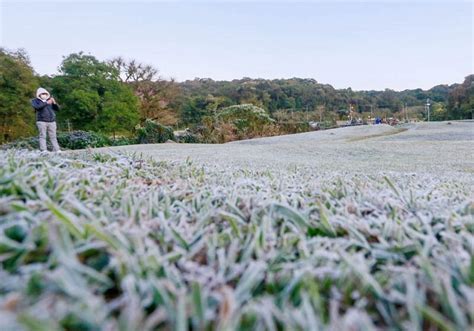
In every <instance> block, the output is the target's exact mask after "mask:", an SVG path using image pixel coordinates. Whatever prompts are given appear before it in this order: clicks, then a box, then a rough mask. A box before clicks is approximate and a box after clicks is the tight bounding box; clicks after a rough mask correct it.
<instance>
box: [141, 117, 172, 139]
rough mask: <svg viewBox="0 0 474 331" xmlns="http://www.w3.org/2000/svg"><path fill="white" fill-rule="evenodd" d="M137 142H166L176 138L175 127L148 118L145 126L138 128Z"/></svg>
mask: <svg viewBox="0 0 474 331" xmlns="http://www.w3.org/2000/svg"><path fill="white" fill-rule="evenodd" d="M136 129H137V142H138V143H139V144H156V143H164V142H166V141H168V140H175V137H174V133H173V129H172V128H171V127H169V126H165V125H162V124H160V123H158V122H155V121H152V120H149V119H147V120H146V121H145V123H144V124H143V126H138V127H137V128H136Z"/></svg>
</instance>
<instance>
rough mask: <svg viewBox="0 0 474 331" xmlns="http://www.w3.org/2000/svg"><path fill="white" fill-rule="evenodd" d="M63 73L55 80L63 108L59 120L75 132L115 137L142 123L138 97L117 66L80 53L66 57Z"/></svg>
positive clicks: (52, 81) (54, 85)
mask: <svg viewBox="0 0 474 331" xmlns="http://www.w3.org/2000/svg"><path fill="white" fill-rule="evenodd" d="M59 71H60V75H58V76H55V77H54V78H53V79H52V80H51V86H52V90H53V91H52V92H53V93H54V94H55V95H56V96H57V99H58V102H59V103H60V105H61V106H62V108H61V111H60V112H58V119H59V120H63V121H64V120H66V119H67V120H69V121H70V123H71V124H72V126H73V128H74V129H83V130H95V131H101V132H104V133H113V134H114V135H115V133H117V132H122V131H132V130H133V129H134V127H135V125H136V124H138V120H139V111H138V98H137V97H136V96H135V95H134V93H133V91H132V89H131V87H130V86H128V85H127V84H126V83H123V82H122V81H121V80H120V73H119V71H118V70H117V69H116V68H115V67H114V66H112V65H111V64H109V63H106V62H101V61H99V60H97V59H96V58H95V57H93V56H91V55H84V54H83V53H77V54H71V55H69V56H67V57H66V58H64V60H63V62H62V64H61V67H60V69H59Z"/></svg>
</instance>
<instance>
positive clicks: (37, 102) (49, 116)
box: [31, 98, 59, 122]
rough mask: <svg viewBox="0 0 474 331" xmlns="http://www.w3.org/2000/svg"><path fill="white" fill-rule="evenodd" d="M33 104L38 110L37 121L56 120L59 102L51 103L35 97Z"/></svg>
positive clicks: (36, 110)
mask: <svg viewBox="0 0 474 331" xmlns="http://www.w3.org/2000/svg"><path fill="white" fill-rule="evenodd" d="M31 105H32V106H33V108H34V109H35V112H36V122H54V121H56V113H55V112H56V111H58V110H59V106H58V105H57V104H54V103H53V104H52V105H49V104H48V103H47V102H44V101H43V100H41V99H38V98H34V99H33V100H31Z"/></svg>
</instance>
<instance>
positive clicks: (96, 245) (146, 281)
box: [0, 122, 474, 331]
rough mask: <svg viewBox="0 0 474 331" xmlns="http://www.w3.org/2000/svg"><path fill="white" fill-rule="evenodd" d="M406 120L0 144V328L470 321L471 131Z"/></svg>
mask: <svg viewBox="0 0 474 331" xmlns="http://www.w3.org/2000/svg"><path fill="white" fill-rule="evenodd" d="M402 129H404V130H401V129H400V128H392V127H389V126H383V125H380V126H361V127H349V128H343V129H335V130H328V131H321V132H312V133H305V134H299V135H292V136H280V137H272V138H261V139H254V140H247V141H240V142H233V143H229V144H224V145H184V144H161V145H136V146H127V147H114V148H107V149H98V150H95V151H81V152H69V153H63V154H59V155H57V154H51V155H46V156H44V155H40V154H39V153H37V152H27V151H6V152H5V151H2V152H0V156H1V158H0V164H1V170H0V279H1V280H2V281H1V282H0V330H2V331H3V330H62V329H64V330H169V329H176V330H188V329H189V328H193V329H197V330H212V329H220V330H283V329H285V330H286V329H288V330H379V329H380V330H468V329H470V328H472V326H473V323H474V258H473V255H474V254H473V253H474V217H473V215H474V194H473V185H474V178H473V177H474V176H473V173H474V159H473V158H474V156H473V152H472V141H473V139H474V123H473V122H451V124H448V123H447V122H440V123H419V124H410V125H407V126H406V127H403V128H402ZM405 129H406V130H405ZM130 153H136V154H135V155H131V154H130Z"/></svg>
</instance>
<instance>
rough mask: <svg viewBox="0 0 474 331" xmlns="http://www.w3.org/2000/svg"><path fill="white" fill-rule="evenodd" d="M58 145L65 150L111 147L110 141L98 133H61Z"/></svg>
mask: <svg viewBox="0 0 474 331" xmlns="http://www.w3.org/2000/svg"><path fill="white" fill-rule="evenodd" d="M58 143H59V146H61V148H65V149H84V148H87V147H104V146H110V139H109V138H107V137H106V136H104V135H102V134H100V133H97V132H89V131H72V132H61V133H59V134H58Z"/></svg>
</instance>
